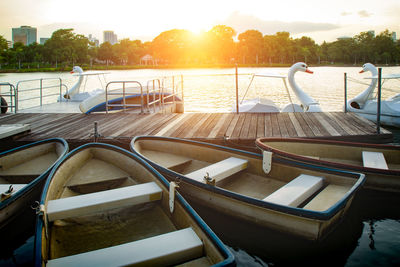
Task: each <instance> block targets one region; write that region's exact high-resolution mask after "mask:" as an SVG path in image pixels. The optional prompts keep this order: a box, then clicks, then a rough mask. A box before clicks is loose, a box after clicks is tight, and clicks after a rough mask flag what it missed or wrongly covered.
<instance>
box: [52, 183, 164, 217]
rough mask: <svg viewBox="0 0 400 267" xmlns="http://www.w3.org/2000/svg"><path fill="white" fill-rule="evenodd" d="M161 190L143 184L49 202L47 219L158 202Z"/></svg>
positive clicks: (154, 185)
mask: <svg viewBox="0 0 400 267" xmlns="http://www.w3.org/2000/svg"><path fill="white" fill-rule="evenodd" d="M161 194H162V190H161V188H160V187H159V186H158V185H157V184H156V183H155V182H150V183H145V184H138V185H132V186H126V187H122V188H117V189H111V190H105V191H100V192H95V193H90V194H84V195H79V196H73V197H67V198H60V199H55V200H49V201H48V203H47V211H46V212H47V218H48V220H49V221H54V220H61V219H66V218H71V217H78V216H82V215H90V214H96V213H98V212H102V211H107V210H111V209H115V208H121V207H125V206H130V205H136V204H142V203H146V202H150V201H155V200H160V199H161Z"/></svg>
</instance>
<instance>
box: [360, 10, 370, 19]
mask: <svg viewBox="0 0 400 267" xmlns="http://www.w3.org/2000/svg"><path fill="white" fill-rule="evenodd" d="M357 14H358V15H359V16H360V17H361V18H369V17H371V16H372V13H368V12H367V11H366V10H360V11H358V13H357Z"/></svg>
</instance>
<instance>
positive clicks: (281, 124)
mask: <svg viewBox="0 0 400 267" xmlns="http://www.w3.org/2000/svg"><path fill="white" fill-rule="evenodd" d="M277 115H278V125H279V131H280V132H281V136H282V137H289V132H288V130H287V128H286V125H285V121H284V118H283V113H279V114H277Z"/></svg>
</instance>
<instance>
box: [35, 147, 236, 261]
mask: <svg viewBox="0 0 400 267" xmlns="http://www.w3.org/2000/svg"><path fill="white" fill-rule="evenodd" d="M176 186H177V185H176V184H175V183H168V182H167V180H166V179H165V178H164V177H162V176H161V175H160V174H159V173H158V172H157V171H156V170H155V169H154V168H152V167H151V166H150V165H149V164H147V163H146V162H145V161H143V160H142V159H140V158H139V157H137V156H136V155H134V154H133V153H131V152H129V151H127V150H124V149H121V148H118V147H116V146H112V145H107V144H101V143H89V144H85V145H83V146H81V147H78V148H76V149H75V150H73V151H72V152H70V153H69V154H68V155H67V156H66V157H64V159H63V160H62V161H61V162H59V164H57V165H56V166H55V167H54V168H53V170H52V172H51V173H50V175H49V179H48V180H47V182H46V184H45V186H44V189H43V193H42V197H41V202H40V211H39V214H38V216H37V223H36V225H37V227H36V235H35V264H36V266H60V265H63V266H64V265H70V266H127V265H129V266H130V265H141V266H152V265H157V266H159V265H168V266H169V265H176V264H183V263H185V264H194V265H200V266H209V265H217V266H226V265H230V264H233V263H234V258H233V256H232V254H231V252H230V251H229V250H228V249H227V248H226V247H225V246H224V245H223V243H222V242H221V241H220V240H219V239H218V238H217V237H216V235H215V234H214V233H213V232H212V231H211V229H210V228H208V226H207V225H206V224H205V223H204V221H202V219H201V218H200V217H199V216H198V215H197V214H196V213H195V211H194V210H193V209H192V208H191V207H190V206H189V205H188V203H187V202H186V201H185V200H184V199H183V198H182V197H181V195H180V194H179V193H178V192H176V190H175V188H176Z"/></svg>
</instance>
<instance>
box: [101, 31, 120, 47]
mask: <svg viewBox="0 0 400 267" xmlns="http://www.w3.org/2000/svg"><path fill="white" fill-rule="evenodd" d="M105 42H109V43H110V44H112V45H113V44H116V43H117V42H118V38H117V35H116V34H115V33H114V32H113V31H104V32H103V43H105Z"/></svg>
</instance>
